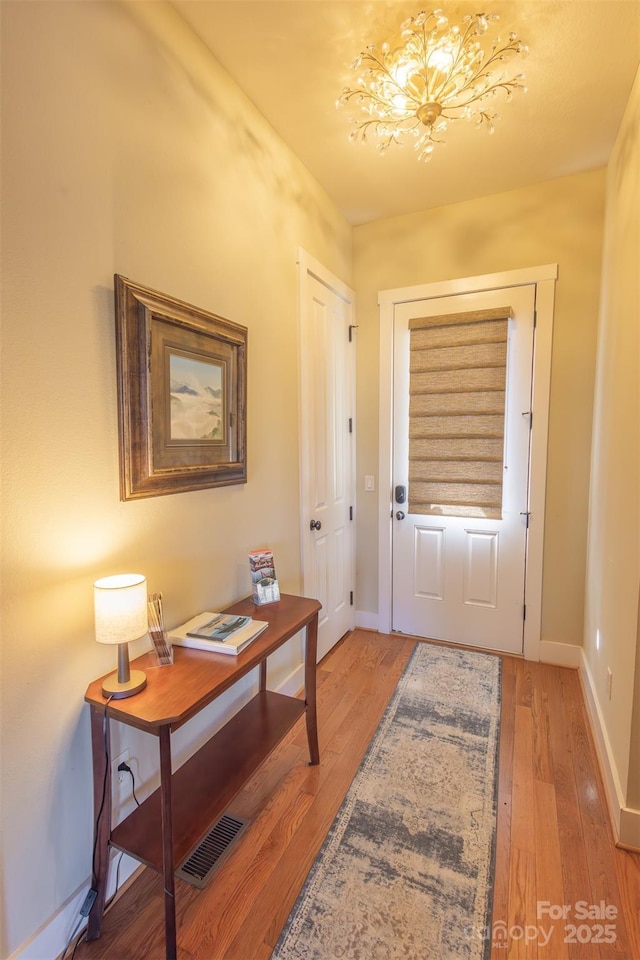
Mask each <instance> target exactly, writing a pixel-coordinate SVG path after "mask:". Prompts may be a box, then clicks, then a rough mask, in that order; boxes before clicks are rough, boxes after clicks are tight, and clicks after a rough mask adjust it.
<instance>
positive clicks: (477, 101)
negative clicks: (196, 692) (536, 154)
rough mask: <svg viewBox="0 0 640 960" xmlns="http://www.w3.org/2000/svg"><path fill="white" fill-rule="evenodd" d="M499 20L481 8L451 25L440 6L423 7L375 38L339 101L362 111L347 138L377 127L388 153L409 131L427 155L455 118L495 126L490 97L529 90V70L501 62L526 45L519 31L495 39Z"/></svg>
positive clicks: (427, 156) (425, 157) (422, 156)
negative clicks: (394, 33)
mask: <svg viewBox="0 0 640 960" xmlns="http://www.w3.org/2000/svg"><path fill="white" fill-rule="evenodd" d="M498 19H499V18H498V15H497V14H495V13H491V14H485V13H477V14H474V15H472V16H471V15H469V16H466V17H464V19H463V21H462V26H458V25H457V24H454V25H452V26H450V24H449V21H448V19H447V17H446V16H445V15H444V13H443V11H442V10H434V11H432V12H431V13H429V14H427V13H424V12H422V13H419V14H418V16H416V17H409V19H408V20H405V21H404V23H403V24H402V25H401V33H400V38H399V39H398V38H395V39H392V40H385V41H384V42H383V43H382V44H380V45H379V46H376V45H375V44H369V45H368V46H367V47H366V49H365V50H364V51H363V52H362V53H361V54H360V55H359V56H358V57H357V58H356V60H355V61H354V62H353V64H352V65H351V67H352V69H353V70H354V71H356V72H357V73H358V76H357V78H356V80H355V83H354V87H353V88H352V87H345V89H344V90H343V91H342V94H341V96H340V98H339V99H338V101H337V105H338V106H341V105H343V104H345V103H350V102H351V101H353V102H354V103H356V104H358V106H359V108H360V110H361V115H360V117H359V118H355V119H352V120H351V122H353V123H354V125H355V129H354V130H352V132H351V134H350V136H349V139H350V140H357V139H361V140H366V139H367V134H369V133H372V134H375V136H376V138H377V140H378V149H379V150H380V152H382V153H384V152H385V151H386V149H387V148H388V147H389V145H390V144H391V143H402V142H403V138H404V137H405V136H409V137H410V138H411V139H413V140H415V142H414V147H415V149H416V150H417V152H418V156H419V158H420V159H422V160H429V159H430V158H431V155H432V153H433V149H434V144H435V143H442V140H441V139H440V137H439V135H440V134H442V133H443V132H444V131H445V130H446V129H447V126H448V123H449V122H452V121H455V120H473V121H474V122H475V123H476V124H477V125H479V126H485V127H486V128H487V130H488V131H489V133H493V132H494V125H493V122H494V120H496V119H497V114H496V113H494V112H492V111H489V110H488V109H487V103H486V101H488V100H489V98H493V97H494V96H495V95H496V94H498V93H503V94H505V96H506V99H507V100H508V99H511V95H512V93H513V91H514V90H521V91H523V92H526V87H525V85H524V76H523V74H522V73H518V74H516V75H515V76H512V77H508V76H507V74H506V73H505V71H504V70H503V68H502V64H504V63H506V62H507V61H509V60H511V59H513V58H514V57H517V56H525V55H526V54H527V52H528V51H527V47H526V45H525V44H524V43H522V41H521V40H519V39H518V36H517V34H516V33H513V32H511V33H509V35H508V39H507V40H506V41H503V40H502V39H501V38H500V37H496V38H495V39H494V40H493V42H491V41H489V39H488V33H489V30H490V26H491V24H492V23H493V22H495V21H497V20H498ZM497 68H499V69H498V72H496V69H497Z"/></svg>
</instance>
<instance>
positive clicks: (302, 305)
mask: <svg viewBox="0 0 640 960" xmlns="http://www.w3.org/2000/svg"><path fill="white" fill-rule="evenodd" d="M296 262H297V265H298V373H299V404H300V406H299V416H298V425H299V438H298V439H299V450H300V562H301V569H302V592H303V594H304V595H305V596H308V597H309V596H314V595H315V583H312V582H311V577H310V573H309V567H310V566H312V565H311V564H310V563H309V562H308V560H309V558H308V550H309V527H308V524H309V517H310V515H311V514H310V510H311V494H310V489H311V480H310V474H311V466H310V462H309V451H308V444H307V443H306V441H305V423H306V422H307V419H308V417H309V416H310V415H311V414H310V411H311V410H312V397H311V396H310V390H309V383H308V382H306V381H305V378H304V377H303V376H302V375H301V371H302V349H303V337H304V327H305V325H306V324H308V322H309V306H308V304H309V295H308V284H309V278H310V277H313V278H315V279H316V280H317V281H318V282H319V283H321V284H322V285H323V286H325V287H327V288H328V289H329V290H331V291H332V292H333V293H335V294H336V296H338V297H339V298H340V299H341V300H343V301H344V303H345V304H347V306H348V307H349V310H350V312H351V323H352V324H355V292H354V291H353V290H352V289H351V288H350V287H348V286H347V284H346V283H343V281H342V280H340V279H338V277H336V276H334V274H332V273H331V271H330V270H328V269H327V268H326V267H324V266H323V265H322V264H321V263H320V262H319V261H318V260H316V259H315V258H314V257H312V256H311V255H310V254H309V253H307V251H306V250H304V249H303V247H298V253H297V259H296ZM350 364H351V369H350V376H349V380H350V398H349V399H350V407H351V410H352V411H353V414H354V416H353V430H352V438H351V483H350V489H349V498H350V500H351V503H353V506H354V511H355V510H356V462H355V450H356V428H355V419H356V418H355V409H356V406H355V403H356V395H355V390H356V352H355V349H354V350H353V351H352V353H351V361H350ZM350 526H351V537H352V540H351V570H349V572H348V575H349V577H350V579H351V583H352V584H353V589H354V590H355V563H356V517H355V515H354V517H353V522H352V523H351V525H350ZM355 609H356V606H355V603H354V604H353V606H352V609H351V627H350V628H351V629H352V630H353V628H354V627H355Z"/></svg>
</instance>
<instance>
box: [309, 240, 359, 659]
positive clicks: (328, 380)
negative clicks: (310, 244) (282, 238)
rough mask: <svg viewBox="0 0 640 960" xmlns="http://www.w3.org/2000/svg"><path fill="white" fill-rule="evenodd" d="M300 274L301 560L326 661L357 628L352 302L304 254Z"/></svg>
mask: <svg viewBox="0 0 640 960" xmlns="http://www.w3.org/2000/svg"><path fill="white" fill-rule="evenodd" d="M299 269H300V277H299V279H300V378H301V383H300V402H301V433H302V436H301V532H302V560H303V574H304V593H305V595H306V596H309V597H315V598H316V599H318V600H319V601H320V602H321V604H322V610H321V611H320V617H319V623H318V660H320V659H322V657H324V656H325V655H326V654H327V653H328V652H329V650H330V649H331V647H332V646H333V645H334V644H335V643H337V642H338V640H340V638H341V637H343V636H344V635H345V633H347V632H348V631H349V630H351V629H353V626H354V610H355V607H354V603H353V591H354V587H355V574H354V560H355V549H354V530H355V517H354V511H355V468H354V449H355V433H354V407H355V372H354V371H355V339H354V337H353V336H352V334H353V295H352V292H351V291H350V290H349V289H348V288H347V287H345V286H344V285H343V284H342V283H341V282H340V281H339V280H337V278H335V277H332V276H331V274H329V273H328V271H326V270H325V269H324V268H323V267H321V266H320V265H319V264H318V263H316V262H315V261H313V260H312V259H311V258H310V257H308V255H306V254H302V253H301V255H300V267H299Z"/></svg>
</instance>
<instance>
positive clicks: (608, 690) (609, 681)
mask: <svg viewBox="0 0 640 960" xmlns="http://www.w3.org/2000/svg"><path fill="white" fill-rule="evenodd" d="M612 684H613V674H612V673H611V670H610V669H609V667H607V696H608V697H609V700H611V685H612Z"/></svg>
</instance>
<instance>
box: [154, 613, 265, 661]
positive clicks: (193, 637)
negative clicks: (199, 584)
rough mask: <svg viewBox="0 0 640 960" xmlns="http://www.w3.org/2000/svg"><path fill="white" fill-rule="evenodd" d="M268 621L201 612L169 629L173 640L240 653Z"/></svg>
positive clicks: (196, 648) (178, 642)
mask: <svg viewBox="0 0 640 960" xmlns="http://www.w3.org/2000/svg"><path fill="white" fill-rule="evenodd" d="M268 626H269V624H268V623H267V622H266V621H265V620H254V619H253V618H252V617H239V616H236V615H234V614H223V613H211V612H210V611H205V613H199V614H198V616H197V617H192V618H191V620H187V622H186V623H183V624H181V626H179V627H174V629H173V630H171V631H170V632H169V636H170V638H171V642H172V643H174V644H177V645H178V646H182V647H192V648H193V649H195V650H210V651H212V652H213V653H229V654H237V653H240V651H241V650H244V648H245V647H246V646H248V645H249V644H250V643H251V641H252V640H255V638H256V637H257V636H259V635H260V634H261V633H262V631H263V630H266V628H267V627H268Z"/></svg>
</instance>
